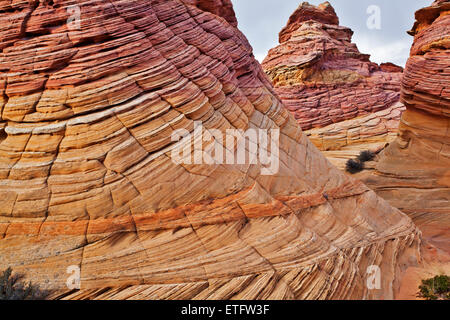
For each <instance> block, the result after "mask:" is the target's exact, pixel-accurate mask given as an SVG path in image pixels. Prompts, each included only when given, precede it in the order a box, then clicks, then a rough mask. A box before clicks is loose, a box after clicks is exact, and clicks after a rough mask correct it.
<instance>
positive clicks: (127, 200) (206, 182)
mask: <svg viewBox="0 0 450 320" xmlns="http://www.w3.org/2000/svg"><path fill="white" fill-rule="evenodd" d="M76 3H79V4H80V13H81V15H80V17H81V21H80V24H79V26H80V28H81V29H80V30H78V29H76V24H75V25H73V24H69V25H68V24H67V21H68V18H69V13H68V11H67V9H68V7H67V6H68V5H69V4H70V5H73V4H76ZM198 3H199V4H198ZM207 3H210V2H207V1H198V2H197V4H198V7H196V6H192V5H188V4H185V3H183V2H181V1H178V0H151V1H149V0H145V1H132V0H120V1H119V0H111V1H101V0H90V1H83V2H82V1H70V2H68V1H62V0H54V1H49V2H47V1H40V2H38V1H18V2H17V1H16V2H10V1H3V2H1V3H0V21H1V23H2V24H1V25H2V26H3V29H2V30H0V47H1V48H2V51H1V53H0V71H1V72H0V97H1V100H0V110H1V115H2V117H1V119H0V128H1V135H0V137H1V139H0V142H1V143H0V256H1V259H0V269H4V268H6V267H8V266H11V267H13V269H14V270H15V271H17V272H20V273H22V272H23V273H25V274H26V275H27V277H28V278H29V279H32V280H33V282H34V283H38V284H40V285H42V286H44V287H47V288H50V289H57V290H60V291H61V294H62V295H60V296H58V298H66V299H88V298H89V299H93V298H103V299H231V298H235V299H357V298H367V299H389V298H394V297H395V294H396V292H397V291H398V289H399V287H400V282H401V278H402V271H404V270H405V268H406V267H408V266H411V265H413V266H414V265H416V264H417V263H418V260H419V259H420V252H419V246H420V242H421V239H420V232H419V231H418V230H417V228H416V227H415V226H414V224H413V223H412V221H411V219H410V218H409V217H407V216H406V215H405V214H403V213H402V212H400V211H399V210H398V209H395V208H393V207H391V206H390V205H389V204H388V203H387V202H385V201H384V200H382V199H381V198H379V197H377V196H376V194H375V193H374V192H373V191H371V190H370V189H369V188H367V187H366V186H365V185H364V184H362V183H361V182H359V181H356V180H354V179H352V178H351V177H348V176H347V175H345V174H344V173H342V172H341V171H339V170H337V169H336V168H335V167H333V166H332V165H331V164H330V163H329V162H328V161H327V160H326V159H325V158H324V157H323V156H322V155H321V153H320V152H319V151H318V150H317V149H316V148H315V147H314V146H313V145H312V144H311V143H310V142H309V140H308V139H307V137H306V135H304V134H303V133H302V131H301V129H300V127H299V126H298V124H297V122H296V121H295V119H294V118H293V117H292V115H291V114H290V113H289V112H288V111H287V109H285V108H284V107H283V105H282V103H281V101H279V100H278V98H277V96H276V95H275V94H274V93H273V88H272V86H271V84H270V82H269V81H268V80H267V77H266V75H265V74H264V72H263V70H262V68H261V66H260V65H259V64H258V62H257V61H256V60H255V59H254V58H253V54H252V50H251V48H250V46H249V44H248V42H247V40H246V39H245V37H244V36H243V35H242V33H240V32H239V31H238V30H237V29H236V27H235V26H234V25H233V24H234V23H232V24H231V25H230V24H229V23H228V22H227V21H226V20H228V21H230V18H229V17H228V18H227V19H226V20H225V19H223V18H219V17H218V16H217V15H215V13H217V12H222V10H211V8H209V9H208V11H203V10H202V8H203V9H205V8H207V7H206V4H207ZM214 3H219V2H218V1H216V2H214ZM222 3H223V2H222ZM227 3H228V2H226V3H225V7H226V5H227ZM199 8H200V9H199ZM228 8H229V7H228ZM212 9H214V8H212ZM211 12H213V13H211ZM229 12H231V11H229ZM231 21H233V20H231ZM336 28H337V29H336V30H337V31H339V32H338V34H341V32H342V30H341V29H339V28H338V27H336ZM344 33H345V32H344ZM354 61H359V60H358V59H356V60H354ZM361 65H362V64H361ZM361 65H359V64H358V67H357V68H356V69H358V70H359V68H360V66H361ZM369 65H370V64H367V66H369ZM393 94H394V93H393ZM194 121H202V122H203V126H204V127H205V128H206V129H208V130H210V129H217V130H221V131H222V132H224V131H225V130H226V129H242V130H246V129H248V128H253V129H279V130H280V137H279V144H280V148H279V153H280V154H279V163H280V168H279V170H278V171H277V172H274V174H273V175H261V169H262V166H261V165H260V164H254V165H221V164H215V165H206V164H202V165H200V164H199V165H194V164H191V165H188V164H176V162H175V161H174V159H173V158H172V150H173V149H174V148H176V147H189V146H191V143H187V144H184V142H172V141H171V139H170V137H171V134H172V133H173V132H174V131H175V130H176V129H182V128H183V129H186V130H188V131H189V132H192V131H193V130H194ZM242 139H243V138H242V137H241V138H240V140H242ZM197 142H198V141H197ZM197 142H196V143H195V146H198V144H197ZM212 143H213V142H211V141H204V142H203V143H202V145H201V148H197V149H196V150H201V151H202V153H208V152H210V151H208V150H210V149H211V146H212ZM216 144H218V147H221V146H222V144H221V143H220V142H219V141H217V142H216ZM214 146H215V147H217V145H214ZM191 147H192V146H191ZM259 147H261V143H260V144H259ZM227 152H228V153H230V154H236V149H232V148H230V149H228V150H227ZM371 265H377V266H379V267H380V269H381V274H382V276H381V286H382V287H381V288H382V289H381V290H369V288H368V287H367V285H366V284H367V277H368V275H369V274H368V273H367V272H366V271H367V267H368V266H371ZM70 266H78V267H80V269H81V290H80V291H76V292H71V293H70V294H68V293H62V292H64V291H67V288H66V281H67V278H68V277H69V276H70V274H68V273H67V268H68V267H70ZM72 270H73V269H72Z"/></svg>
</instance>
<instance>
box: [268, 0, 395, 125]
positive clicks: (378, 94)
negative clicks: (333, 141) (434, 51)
mask: <svg viewBox="0 0 450 320" xmlns="http://www.w3.org/2000/svg"><path fill="white" fill-rule="evenodd" d="M352 35H353V31H352V30H351V29H349V28H346V27H342V26H339V19H338V17H337V15H336V13H335V11H334V9H333V7H332V6H331V5H330V3H328V2H325V3H323V4H321V5H319V6H317V7H316V6H313V5H310V4H309V3H307V2H304V3H302V4H301V5H300V6H299V7H298V9H297V10H296V11H295V12H294V13H293V14H292V16H291V17H290V18H289V21H288V24H287V25H286V27H285V28H284V29H283V30H282V31H281V32H280V35H279V41H280V45H278V46H277V47H275V48H273V49H271V50H270V51H269V54H268V56H267V57H266V59H265V60H264V62H263V64H262V65H263V68H264V70H265V72H266V73H267V74H268V75H269V77H270V78H271V80H272V82H273V85H274V87H275V90H276V92H277V94H278V95H279V96H280V98H281V100H282V101H283V103H284V105H285V106H286V107H287V108H288V109H289V111H291V112H292V114H293V115H294V116H295V119H296V120H297V121H298V123H299V124H300V126H301V127H302V129H303V130H309V129H311V128H317V127H326V126H328V125H331V124H333V123H338V122H341V121H345V120H349V119H353V118H356V117H359V116H364V115H367V114H368V113H373V112H377V111H381V110H385V109H387V108H389V107H391V106H392V105H393V104H395V103H396V102H398V100H399V96H400V81H401V76H402V74H401V72H402V68H401V67H398V66H395V65H393V64H382V65H381V66H379V65H377V64H376V63H372V62H370V60H369V57H370V56H369V55H366V54H362V53H360V52H359V50H358V48H357V47H356V45H355V44H353V43H352V42H351V38H352Z"/></svg>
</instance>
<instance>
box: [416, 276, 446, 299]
mask: <svg viewBox="0 0 450 320" xmlns="http://www.w3.org/2000/svg"><path fill="white" fill-rule="evenodd" d="M419 290H420V293H419V297H421V298H425V299H427V300H450V277H449V276H444V275H441V276H436V277H434V278H431V279H427V280H422V285H421V286H419Z"/></svg>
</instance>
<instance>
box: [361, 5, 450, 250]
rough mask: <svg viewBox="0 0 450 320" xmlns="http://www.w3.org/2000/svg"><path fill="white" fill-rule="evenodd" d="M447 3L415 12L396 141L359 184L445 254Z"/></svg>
mask: <svg viewBox="0 0 450 320" xmlns="http://www.w3.org/2000/svg"><path fill="white" fill-rule="evenodd" d="M449 13H450V2H449V1H435V2H434V3H433V4H432V5H431V6H430V7H427V8H424V9H421V10H419V11H418V12H417V13H416V23H415V25H414V28H413V29H412V30H411V31H410V34H411V35H413V36H414V44H413V46H412V48H411V56H410V58H409V60H408V62H407V65H406V69H405V72H404V78H403V85H402V101H403V103H404V104H405V106H406V108H407V110H406V111H405V112H404V113H403V115H402V119H401V123H400V136H399V137H398V139H397V140H396V141H395V142H394V143H392V144H391V145H390V146H389V147H388V148H387V149H386V150H385V151H384V152H383V153H382V154H381V155H380V157H379V160H378V163H377V165H376V170H375V172H371V173H370V175H369V176H367V173H364V174H363V177H364V181H366V182H367V184H368V185H369V186H370V187H371V188H373V189H374V190H376V191H377V193H378V194H379V195H380V196H382V197H383V198H385V199H387V200H388V201H389V202H390V203H391V204H392V205H394V206H395V207H397V208H400V209H401V210H402V211H403V212H406V213H408V214H409V215H410V216H411V217H412V218H413V219H414V221H415V222H416V224H417V225H418V226H419V228H420V229H421V230H422V232H423V234H424V237H425V238H426V239H427V240H429V241H430V242H431V243H432V244H434V245H435V246H436V247H438V248H441V249H443V250H445V251H446V252H447V253H449V252H450V67H449V66H450V15H449Z"/></svg>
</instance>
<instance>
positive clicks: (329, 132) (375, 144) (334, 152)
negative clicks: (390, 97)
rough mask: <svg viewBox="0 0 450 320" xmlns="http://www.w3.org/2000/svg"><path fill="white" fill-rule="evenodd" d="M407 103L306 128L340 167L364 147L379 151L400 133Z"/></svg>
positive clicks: (311, 138)
mask: <svg viewBox="0 0 450 320" xmlns="http://www.w3.org/2000/svg"><path fill="white" fill-rule="evenodd" d="M404 110H405V106H404V105H403V104H402V103H400V102H398V103H396V104H394V105H393V106H391V107H389V108H387V109H385V110H381V111H378V112H374V113H370V114H368V115H366V116H361V117H357V118H354V119H351V120H346V121H342V122H338V123H335V124H331V125H329V126H326V127H324V128H314V129H311V130H308V131H305V134H306V135H307V136H308V138H309V139H310V140H311V142H312V143H313V144H314V145H315V146H316V147H317V148H318V149H319V150H321V151H322V153H323V154H324V155H325V156H326V157H327V159H328V160H330V161H331V163H332V164H334V165H335V166H337V167H338V168H339V169H341V170H344V169H345V164H346V162H347V161H348V160H349V159H354V158H356V157H357V156H358V155H359V154H360V152H361V151H365V150H370V151H372V152H374V153H379V152H380V151H381V150H383V149H384V148H385V147H386V145H388V144H389V143H391V142H392V141H394V140H395V139H396V138H397V136H398V125H399V121H400V117H401V114H402V112H403V111H404Z"/></svg>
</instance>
